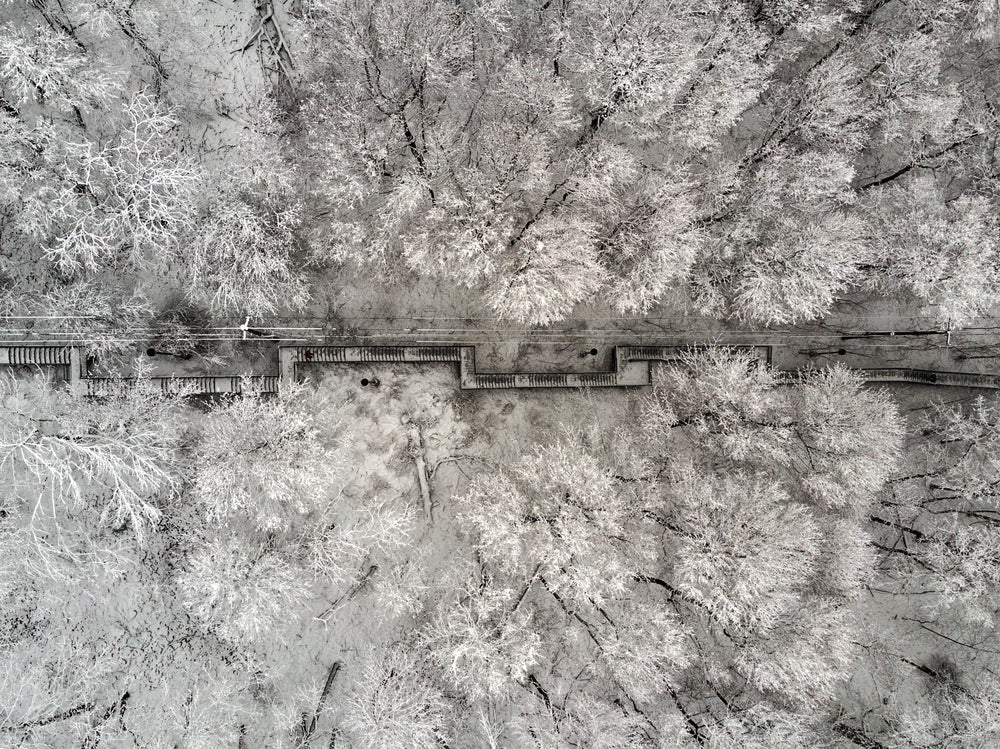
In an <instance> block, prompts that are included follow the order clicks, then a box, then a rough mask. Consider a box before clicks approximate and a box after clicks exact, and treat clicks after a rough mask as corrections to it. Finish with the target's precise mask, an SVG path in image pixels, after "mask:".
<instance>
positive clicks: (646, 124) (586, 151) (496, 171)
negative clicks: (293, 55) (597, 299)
mask: <svg viewBox="0 0 1000 749" xmlns="http://www.w3.org/2000/svg"><path fill="white" fill-rule="evenodd" d="M305 15H306V18H307V22H306V24H305V27H304V28H305V29H306V33H307V34H308V35H309V37H310V41H311V42H312V44H313V55H312V61H311V66H312V77H311V82H310V87H311V96H310V99H309V102H308V105H307V107H306V109H305V110H304V111H305V112H306V113H307V114H308V115H309V127H310V130H311V132H312V134H313V136H314V137H313V140H314V141H315V142H317V144H318V146H317V148H316V149H315V152H314V156H315V159H316V160H315V162H314V164H315V166H314V167H313V170H314V172H315V178H314V180H313V181H314V183H315V185H316V186H317V187H318V188H319V189H317V190H316V192H317V197H319V198H321V199H323V200H324V201H325V202H326V204H327V205H328V206H329V209H328V211H327V215H328V226H325V227H324V229H323V230H324V232H326V235H325V236H326V239H325V242H324V243H325V244H326V249H325V250H324V252H325V254H327V255H328V256H330V257H333V258H334V259H338V260H347V261H351V262H357V263H360V264H362V265H364V266H367V267H369V268H374V269H375V270H376V271H377V272H379V273H382V274H389V273H391V274H395V275H398V274H399V273H400V271H401V269H409V270H412V271H415V272H417V273H418V274H421V275H428V276H432V277H437V278H442V279H445V280H447V281H449V282H452V283H457V284H461V285H464V286H469V287H472V288H477V289H480V288H485V289H486V290H487V295H486V297H485V300H486V302H487V304H488V305H489V306H490V308H491V309H492V310H493V312H494V313H496V314H497V315H499V316H502V317H506V318H510V319H513V320H516V321H520V322H528V323H535V324H544V323H548V322H551V321H553V320H557V319H560V318H562V317H565V316H566V315H567V314H569V312H570V311H571V310H572V308H573V307H574V306H575V305H576V304H578V303H580V302H582V301H587V300H589V299H590V298H591V297H593V296H594V295H595V294H596V293H601V294H602V295H603V296H605V298H607V299H608V300H609V301H610V302H611V303H612V304H613V305H615V306H616V307H617V308H620V309H622V310H627V311H634V310H646V309H648V308H649V307H650V306H652V305H653V304H654V303H655V302H656V301H657V300H658V299H659V298H660V297H661V296H662V295H663V294H664V293H665V292H666V290H667V289H668V288H670V287H671V286H672V285H673V284H676V283H680V282H683V280H684V279H685V277H686V274H687V271H688V268H689V267H690V265H691V262H692V260H693V255H694V253H695V250H696V248H697V246H698V242H699V234H698V232H697V231H696V229H695V226H694V220H695V218H696V209H695V207H694V203H695V202H696V201H695V200H694V199H693V198H692V196H691V194H690V193H689V191H688V190H687V183H686V181H685V178H684V176H683V175H684V172H685V166H684V161H685V158H690V157H691V156H692V155H693V154H695V153H697V152H698V150H699V149H703V148H708V147H710V146H711V145H712V144H714V143H716V142H717V140H718V138H719V137H720V135H721V134H722V133H724V132H725V130H726V128H728V127H729V126H730V125H731V124H733V122H735V121H736V120H737V118H738V117H739V114H740V112H741V111H742V108H743V107H745V106H746V105H747V104H748V103H749V102H751V101H752V100H753V99H754V98H755V97H756V95H757V93H759V91H760V90H761V86H762V85H763V75H762V70H763V68H762V66H761V65H759V64H758V63H757V61H756V57H755V55H756V53H757V52H758V50H759V43H760V39H759V38H758V36H757V35H756V34H755V33H754V31H753V29H752V28H751V27H750V25H749V22H748V18H747V16H746V15H745V13H744V12H743V11H742V10H741V9H740V8H739V7H738V6H736V5H725V6H719V5H717V4H713V3H698V4H695V5H694V6H691V7H687V8H684V9H678V8H675V7H669V6H668V5H666V4H664V3H662V2H659V0H636V1H635V2H630V3H628V4H627V6H621V5H620V4H617V3H609V2H603V0H596V1H595V2H583V3H575V4H572V5H565V6H564V5H558V6H556V5H548V6H544V7H542V8H541V9H529V8H528V7H527V6H522V5H520V4H517V3H509V4H508V3H501V4H486V3H482V4H474V5H473V6H470V8H469V9H468V10H465V9H459V8H456V7H455V6H453V5H449V4H447V3H442V2H412V3H410V2H408V3H404V4H399V3H394V4H388V3H383V2H378V1H377V0H372V1H370V2H365V3H353V2H338V1H334V0H322V1H317V2H312V3H309V4H307V10H306V14H305ZM657 139H659V140H660V141H661V142H670V143H672V144H674V145H673V147H672V149H666V151H664V149H657V148H656V147H655V146H653V145H651V144H652V143H653V142H654V141H656V140H657ZM636 183H638V184H639V185H641V189H640V190H636V189H635V186H636ZM314 189H315V188H314Z"/></svg>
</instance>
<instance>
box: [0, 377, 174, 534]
mask: <svg viewBox="0 0 1000 749" xmlns="http://www.w3.org/2000/svg"><path fill="white" fill-rule="evenodd" d="M0 387H2V391H0V398H2V413H0V430H2V435H3V436H2V438H0V439H2V443H3V444H2V447H0V450H2V453H0V470H2V472H3V473H2V475H3V481H4V484H5V485H6V501H7V503H10V504H12V505H14V506H23V507H24V510H25V512H26V513H27V514H28V516H29V518H31V517H35V516H37V515H39V514H47V515H51V516H53V517H55V518H58V517H60V516H61V515H62V514H63V512H65V511H66V509H68V508H72V509H74V510H77V511H79V509H80V508H84V507H85V508H88V509H89V510H91V511H92V512H93V513H94V514H95V520H96V519H97V518H99V519H100V522H101V523H102V524H105V525H107V526H109V527H111V528H115V529H118V530H124V529H128V530H129V531H130V532H131V533H133V534H135V536H136V538H137V540H139V541H140V542H145V541H146V540H147V539H148V537H149V535H150V533H151V532H152V531H154V530H155V529H156V527H157V526H158V524H159V521H160V518H161V516H162V509H163V505H164V503H165V502H166V501H168V500H169V499H171V498H172V497H173V496H175V495H176V493H177V491H178V489H179V486H180V480H181V476H180V470H179V469H180V459H179V454H178V449H179V447H180V445H181V441H182V436H183V431H182V430H183V422H182V421H181V418H182V417H181V415H180V411H179V409H178V406H177V404H176V402H175V401H172V400H170V399H168V398H166V397H164V396H163V395H162V394H160V392H159V391H158V390H155V389H154V388H152V387H151V386H148V385H144V384H143V382H142V381H140V382H139V383H138V384H137V385H136V386H135V387H128V388H122V389H120V390H118V391H117V392H113V393H111V394H110V397H108V398H106V399H104V400H103V401H100V402H94V401H89V400H86V399H84V398H83V396H82V395H80V394H74V393H70V392H67V391H65V390H60V389H57V388H55V387H52V386H50V385H49V384H48V383H47V382H46V381H45V380H44V379H42V378H41V377H35V378H32V379H28V380H19V379H16V378H14V377H13V376H7V377H6V378H5V379H4V380H3V384H2V386H0ZM29 522H30V520H29Z"/></svg>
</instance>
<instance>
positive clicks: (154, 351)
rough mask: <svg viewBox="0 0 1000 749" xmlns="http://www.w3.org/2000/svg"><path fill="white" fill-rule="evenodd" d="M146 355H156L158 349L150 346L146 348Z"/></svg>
mask: <svg viewBox="0 0 1000 749" xmlns="http://www.w3.org/2000/svg"><path fill="white" fill-rule="evenodd" d="M146 356H156V349H155V348H153V347H152V346H150V347H149V348H148V349H146Z"/></svg>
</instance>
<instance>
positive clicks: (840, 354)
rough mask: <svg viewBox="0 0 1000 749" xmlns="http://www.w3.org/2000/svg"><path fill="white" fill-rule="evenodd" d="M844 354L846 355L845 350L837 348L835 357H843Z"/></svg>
mask: <svg viewBox="0 0 1000 749" xmlns="http://www.w3.org/2000/svg"><path fill="white" fill-rule="evenodd" d="M846 353H847V349H846V348H839V349H837V355H838V356H843V355H844V354H846Z"/></svg>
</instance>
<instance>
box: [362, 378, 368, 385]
mask: <svg viewBox="0 0 1000 749" xmlns="http://www.w3.org/2000/svg"><path fill="white" fill-rule="evenodd" d="M367 386H368V378H367V377H362V378H361V387H367Z"/></svg>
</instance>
